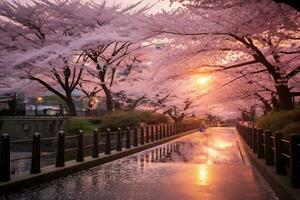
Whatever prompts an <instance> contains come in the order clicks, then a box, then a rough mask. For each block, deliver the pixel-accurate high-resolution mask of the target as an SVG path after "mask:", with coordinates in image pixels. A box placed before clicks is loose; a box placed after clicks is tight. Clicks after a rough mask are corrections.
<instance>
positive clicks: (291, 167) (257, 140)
mask: <svg viewBox="0 0 300 200" xmlns="http://www.w3.org/2000/svg"><path fill="white" fill-rule="evenodd" d="M236 128H237V130H238V132H239V133H240V135H241V136H242V138H243V140H244V141H245V142H246V144H247V145H248V146H249V147H250V148H251V149H252V150H253V153H255V154H257V158H261V159H265V164H266V165H269V166H275V170H276V173H277V174H280V175H288V176H289V177H290V179H291V185H292V187H295V188H300V134H291V135H290V138H289V139H288V140H287V139H284V138H283V134H282V133H280V132H276V133H272V132H271V131H270V130H263V129H258V128H254V127H249V126H244V125H242V124H239V123H238V124H237V125H236Z"/></svg>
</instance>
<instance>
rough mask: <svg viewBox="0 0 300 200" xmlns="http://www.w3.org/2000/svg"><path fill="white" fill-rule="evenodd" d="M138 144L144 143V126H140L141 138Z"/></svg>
mask: <svg viewBox="0 0 300 200" xmlns="http://www.w3.org/2000/svg"><path fill="white" fill-rule="evenodd" d="M140 144H141V145H144V144H145V126H143V127H141V139H140Z"/></svg>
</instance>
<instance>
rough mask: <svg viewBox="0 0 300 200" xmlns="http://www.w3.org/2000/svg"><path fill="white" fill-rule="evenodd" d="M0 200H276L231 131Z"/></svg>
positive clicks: (194, 137) (166, 146)
mask: <svg viewBox="0 0 300 200" xmlns="http://www.w3.org/2000/svg"><path fill="white" fill-rule="evenodd" d="M0 199H45V200H52V199H53V200H54V199H61V200H67V199H84V200H88V199H104V200H196V199H197V200H200V199H201V200H227V199H228V200H229V199H230V200H235V199H237V200H239V199H241V200H245V199H259V200H264V199H278V198H277V197H276V196H275V194H274V192H273V191H272V190H271V189H270V187H269V186H268V185H267V184H266V182H265V181H264V180H263V178H262V177H261V176H260V175H259V174H258V172H256V170H255V169H253V167H252V166H251V164H250V163H249V162H248V161H247V158H246V157H245V155H243V154H242V153H241V152H240V150H239V146H238V142H237V140H236V135H235V131H234V129H233V128H210V129H208V130H206V134H201V133H198V132H197V133H193V134H191V135H188V136H186V137H183V138H180V139H178V140H174V141H172V142H169V143H167V144H164V145H161V146H158V147H155V148H152V149H149V150H146V151H143V152H140V153H137V154H134V155H132V156H128V157H125V158H122V159H119V160H116V161H113V162H110V163H107V164H105V165H101V166H98V167H95V168H92V169H89V170H87V171H83V172H79V173H76V174H73V175H71V176H68V177H65V178H61V179H57V180H54V181H52V182H49V183H46V184H42V185H40V186H35V187H31V188H29V189H26V190H23V191H22V192H20V193H15V194H10V195H8V196H0Z"/></svg>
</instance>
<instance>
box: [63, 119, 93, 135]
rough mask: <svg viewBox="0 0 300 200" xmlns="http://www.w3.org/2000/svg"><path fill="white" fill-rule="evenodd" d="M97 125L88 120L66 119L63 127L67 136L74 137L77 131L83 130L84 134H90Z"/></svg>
mask: <svg viewBox="0 0 300 200" xmlns="http://www.w3.org/2000/svg"><path fill="white" fill-rule="evenodd" d="M98 126H99V125H97V124H95V123H93V122H92V120H90V119H74V118H73V119H72V118H71V119H67V120H66V123H65V127H64V131H65V132H66V134H67V135H74V134H76V133H78V131H79V130H83V131H84V133H92V132H93V130H94V129H95V128H98Z"/></svg>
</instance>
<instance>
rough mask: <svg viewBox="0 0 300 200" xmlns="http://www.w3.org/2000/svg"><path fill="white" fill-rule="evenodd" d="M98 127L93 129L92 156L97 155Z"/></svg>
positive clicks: (96, 156) (95, 156)
mask: <svg viewBox="0 0 300 200" xmlns="http://www.w3.org/2000/svg"><path fill="white" fill-rule="evenodd" d="M98 141H99V140H98V129H94V131H93V154H92V158H98V157H99V148H98Z"/></svg>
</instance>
